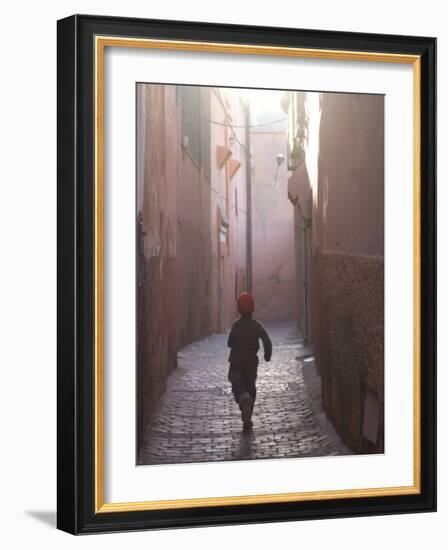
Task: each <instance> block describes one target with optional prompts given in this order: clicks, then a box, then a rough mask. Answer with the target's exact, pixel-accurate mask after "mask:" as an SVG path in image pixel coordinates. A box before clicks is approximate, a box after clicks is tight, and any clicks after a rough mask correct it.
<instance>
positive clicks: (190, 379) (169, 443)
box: [139, 323, 351, 464]
mask: <svg viewBox="0 0 448 550" xmlns="http://www.w3.org/2000/svg"><path fill="white" fill-rule="evenodd" d="M265 326H266V329H267V330H268V332H269V334H270V335H271V338H272V341H273V355H272V360H271V362H269V363H266V362H264V360H263V358H262V353H259V356H260V364H259V366H258V378H257V399H256V402H255V407H254V413H253V418H252V420H253V423H254V426H253V429H252V430H250V431H244V430H243V429H242V423H241V417H240V411H239V408H238V405H237V404H236V403H235V401H234V400H233V395H232V392H231V387H230V382H229V381H228V380H227V372H228V368H229V363H228V361H227V358H228V348H227V344H226V342H227V335H226V334H218V335H214V336H210V337H209V338H205V339H203V340H200V341H199V342H194V343H193V344H191V345H189V346H187V347H186V348H184V349H182V350H181V351H180V352H179V354H178V367H177V368H176V369H175V371H174V372H173V373H172V375H171V376H170V378H169V380H168V388H167V391H166V393H165V394H164V396H163V397H162V399H161V401H160V404H159V406H158V408H157V410H156V411H155V414H154V415H153V419H152V421H151V424H150V425H149V426H148V427H147V430H146V433H145V440H144V444H143V448H142V451H141V453H140V456H139V464H168V463H170V464H173V463H179V462H208V461H223V460H247V459H254V458H255V459H260V458H281V457H304V456H326V455H344V454H351V451H349V450H348V449H347V448H346V447H345V446H344V445H343V444H342V442H341V440H340V438H339V436H338V435H337V434H336V432H335V430H334V428H333V426H332V425H331V423H330V422H329V421H328V420H327V418H326V415H325V413H324V412H323V410H322V406H321V399H320V380H319V377H318V375H317V371H316V368H315V366H314V360H313V357H312V355H311V351H310V349H309V348H308V349H307V348H305V347H304V346H303V344H302V342H301V340H300V339H299V335H298V333H297V331H296V329H295V324H294V323H275V324H266V325H265Z"/></svg>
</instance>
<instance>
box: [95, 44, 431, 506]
mask: <svg viewBox="0 0 448 550" xmlns="http://www.w3.org/2000/svg"><path fill="white" fill-rule="evenodd" d="M106 47H121V48H146V49H148V48H150V49H161V50H183V51H193V52H194V51H197V52H207V53H234V54H245V55H247V54H251V55H265V56H280V57H282V56H284V57H301V58H313V59H328V60H349V61H369V62H382V63H384V62H386V63H405V64H412V66H413V145H414V147H413V241H414V243H413V301H414V323H413V335H414V342H413V383H414V391H413V440H414V445H413V455H414V456H413V458H414V470H413V474H414V476H413V477H414V482H413V485H410V486H400V487H380V488H370V489H369V488H366V489H342V490H332V491H313V492H301V493H275V494H262V495H243V496H225V497H212V498H208V497H207V498H191V499H179V500H154V501H140V502H119V503H106V502H105V501H104V54H105V48H106ZM94 59H95V74H94V82H95V90H94V94H95V114H94V120H95V175H94V185H95V206H94V212H95V220H94V227H95V243H94V244H95V246H94V250H95V258H94V265H95V276H94V282H95V298H94V301H95V319H94V327H95V337H94V342H95V344H94V346H95V354H94V370H95V377H94V379H95V389H94V396H95V412H94V417H95V430H94V431H95V460H94V469H95V471H94V478H95V487H94V491H95V502H94V508H95V513H110V512H131V511H144V510H168V509H180V508H197V507H211V506H231V505H243V504H262V503H265V504H267V503H281V502H305V501H316V500H332V499H342V498H362V497H380V496H393V495H395V496H398V495H412V494H420V492H421V456H420V448H421V425H420V407H421V388H420V370H421V364H420V311H421V306H420V300H421V295H420V294H421V292H420V291H421V287H420V270H421V259H420V258H421V249H420V247H421V219H420V201H421V198H420V185H421V181H420V165H421V159H420V157H421V144H420V126H421V99H420V89H421V60H420V56H418V55H404V54H391V53H382V52H378V53H377V52H356V51H345V50H325V49H308V48H293V47H277V46H256V45H251V44H243V43H241V44H226V43H213V42H194V41H180V40H179V41H178V40H158V39H149V38H148V39H146V38H124V37H119V36H95V41H94Z"/></svg>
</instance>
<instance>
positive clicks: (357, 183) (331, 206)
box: [283, 92, 384, 452]
mask: <svg viewBox="0 0 448 550" xmlns="http://www.w3.org/2000/svg"><path fill="white" fill-rule="evenodd" d="M283 107H284V110H285V111H286V112H287V113H288V116H289V146H288V165H289V168H290V169H291V170H292V176H291V177H290V179H289V187H288V195H289V199H290V201H291V202H292V204H293V205H294V209H295V228H296V229H295V234H296V247H295V249H296V262H297V268H298V270H297V275H298V286H299V288H300V289H301V291H300V292H299V296H298V308H299V324H300V328H301V330H302V333H303V334H304V335H305V336H306V337H307V339H308V340H309V342H310V343H312V345H313V348H314V353H315V359H316V365H317V368H318V370H319V372H320V375H321V381H322V399H323V404H324V408H325V411H326V413H327V415H328V417H329V418H330V419H331V421H332V422H333V424H334V425H335V427H336V428H337V429H338V431H339V433H340V435H341V436H342V438H343V440H344V442H345V443H346V444H347V445H349V446H350V447H351V448H352V449H353V450H355V451H357V452H382V451H383V450H384V98H383V97H382V96H378V95H362V94H338V93H323V94H318V93H297V92H293V93H288V94H285V96H284V98H283Z"/></svg>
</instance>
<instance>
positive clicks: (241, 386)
mask: <svg viewBox="0 0 448 550" xmlns="http://www.w3.org/2000/svg"><path fill="white" fill-rule="evenodd" d="M229 381H230V383H231V384H232V393H233V397H234V398H235V401H236V402H237V403H238V405H239V404H240V401H241V397H242V396H243V395H244V394H245V393H246V391H247V390H246V384H245V381H244V376H243V372H242V371H241V370H240V369H238V368H236V367H235V366H233V365H230V369H229Z"/></svg>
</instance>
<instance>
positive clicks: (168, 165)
mask: <svg viewBox="0 0 448 550" xmlns="http://www.w3.org/2000/svg"><path fill="white" fill-rule="evenodd" d="M246 111H247V106H246V105H245V103H244V102H243V101H242V99H241V98H240V97H239V95H238V94H236V93H234V92H233V91H232V90H222V89H216V88H208V87H197V86H166V85H149V84H139V85H138V86H137V201H136V203H137V213H136V214H137V228H136V243H137V246H136V248H137V255H136V256H137V261H136V279H137V281H136V282H137V291H136V304H137V388H138V394H137V402H138V405H137V409H138V414H137V416H138V430H137V431H138V439H139V444H140V443H141V441H142V438H143V437H144V433H143V428H144V426H145V425H147V423H148V421H149V418H150V415H151V412H152V410H153V409H154V407H155V406H156V405H157V403H158V401H159V398H160V396H161V395H162V394H163V392H164V391H165V389H166V381H167V378H168V376H169V374H170V373H171V371H172V370H173V369H174V368H175V367H176V359H177V353H178V351H179V349H181V348H183V347H184V346H186V345H188V344H189V343H191V342H193V341H195V340H198V339H200V338H204V337H205V336H208V335H210V334H212V333H214V332H222V331H224V330H226V329H227V328H228V327H229V325H230V323H231V322H232V321H233V319H234V318H235V315H236V305H235V304H236V297H237V295H238V293H239V292H242V291H243V290H247V289H248V288H249V283H250V275H251V263H250V258H249V256H248V244H247V243H248V241H247V231H248V223H249V220H248V216H247V197H248V195H249V194H250V187H249V186H250V177H248V175H247V174H248V171H247V160H246V159H247V148H246V146H245V144H244V142H245V139H246V135H247V132H246V130H245V124H246V122H247V113H246ZM234 126H235V129H234V128H233V127H234Z"/></svg>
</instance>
